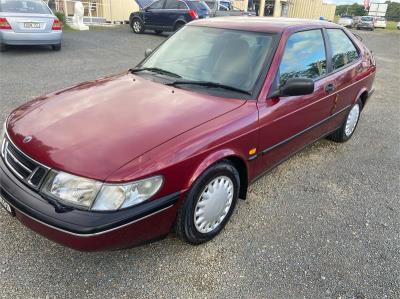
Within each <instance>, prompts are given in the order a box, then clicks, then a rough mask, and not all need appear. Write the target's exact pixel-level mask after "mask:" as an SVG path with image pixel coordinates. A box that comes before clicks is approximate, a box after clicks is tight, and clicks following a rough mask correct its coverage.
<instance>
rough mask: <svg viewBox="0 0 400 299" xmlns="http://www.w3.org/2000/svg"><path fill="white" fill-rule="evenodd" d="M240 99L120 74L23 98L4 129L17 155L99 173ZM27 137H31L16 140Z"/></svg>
mask: <svg viewBox="0 0 400 299" xmlns="http://www.w3.org/2000/svg"><path fill="white" fill-rule="evenodd" d="M244 102H245V101H243V100H238V99H225V98H221V97H214V96H209V95H204V94H200V93H194V92H190V91H185V90H181V89H176V88H173V87H169V86H165V85H163V84H159V83H154V82H152V81H149V80H145V79H143V78H141V77H138V76H135V75H132V74H130V73H126V74H122V75H118V76H113V77H108V78H102V79H99V80H95V81H90V82H85V83H82V84H79V85H76V86H73V87H71V88H68V89H64V90H61V91H59V92H55V93H51V94H49V95H46V96H43V97H40V98H37V99H35V100H33V101H31V102H28V103H27V104H25V105H23V106H21V107H20V108H18V109H16V110H15V111H14V112H13V113H12V114H11V115H10V117H9V119H8V123H7V132H8V134H9V136H10V138H11V140H12V141H13V142H14V144H15V145H16V146H17V147H18V148H20V149H21V150H22V151H23V152H24V153H25V154H27V155H28V156H30V157H31V158H33V159H35V160H37V161H39V162H41V163H43V164H45V165H47V166H49V167H51V168H55V169H59V170H63V171H66V172H69V173H72V174H76V175H80V176H84V177H89V178H93V179H98V180H105V179H106V178H107V177H108V176H109V175H110V174H111V173H112V172H114V171H115V170H117V169H118V168H120V167H122V166H123V165H125V164H126V163H128V162H130V161H131V160H133V159H135V158H137V157H139V156H140V155H142V154H144V153H145V152H148V151H150V150H151V149H153V148H155V147H157V146H158V145H160V144H162V143H164V142H166V141H168V140H170V139H172V138H174V137H176V136H178V135H180V134H182V133H184V132H186V131H188V130H190V129H192V128H194V127H197V126H199V125H201V124H203V123H205V122H207V121H209V120H211V119H214V118H216V117H218V116H220V115H222V114H225V113H227V112H229V111H232V110H233V109H236V108H238V107H240V106H241V105H243V104H244ZM27 136H31V137H32V139H31V141H30V142H28V143H24V141H23V140H24V138H25V137H27ZM25 141H26V140H25Z"/></svg>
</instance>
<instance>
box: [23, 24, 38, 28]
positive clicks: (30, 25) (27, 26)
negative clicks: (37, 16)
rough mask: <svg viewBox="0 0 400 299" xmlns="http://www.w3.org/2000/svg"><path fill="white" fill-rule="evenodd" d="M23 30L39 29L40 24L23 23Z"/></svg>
mask: <svg viewBox="0 0 400 299" xmlns="http://www.w3.org/2000/svg"><path fill="white" fill-rule="evenodd" d="M24 28H28V29H39V28H40V23H24Z"/></svg>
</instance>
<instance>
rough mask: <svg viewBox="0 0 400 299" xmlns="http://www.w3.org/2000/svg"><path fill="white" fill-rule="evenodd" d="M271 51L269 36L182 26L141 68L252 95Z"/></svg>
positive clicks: (271, 38)
mask: <svg viewBox="0 0 400 299" xmlns="http://www.w3.org/2000/svg"><path fill="white" fill-rule="evenodd" d="M272 48H273V35H272V34H268V33H259V32H248V31H239V30H227V29H219V28H209V27H197V26H185V27H184V28H182V29H181V30H180V31H178V32H177V33H176V34H174V35H173V36H172V37H171V38H169V39H168V40H167V41H166V42H165V43H164V44H162V46H161V47H160V48H159V49H158V50H157V51H155V52H154V53H153V54H152V55H151V56H150V57H149V58H148V59H147V60H146V61H145V62H144V63H143V64H142V65H141V67H144V68H154V67H156V68H161V69H163V70H167V71H169V72H172V73H175V74H178V75H180V76H182V78H183V79H186V80H195V81H207V82H215V83H220V84H224V85H229V86H232V87H236V88H239V89H241V90H245V91H249V92H251V91H252V90H253V88H254V86H255V83H256V82H257V79H258V77H259V75H260V73H261V71H262V69H263V67H265V61H266V58H267V57H268V56H269V54H270V52H271V50H272Z"/></svg>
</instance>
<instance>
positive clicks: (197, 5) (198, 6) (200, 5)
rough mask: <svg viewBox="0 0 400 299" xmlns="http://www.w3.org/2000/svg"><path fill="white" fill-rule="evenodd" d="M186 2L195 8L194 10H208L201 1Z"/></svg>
mask: <svg viewBox="0 0 400 299" xmlns="http://www.w3.org/2000/svg"><path fill="white" fill-rule="evenodd" d="M186 3H187V4H188V6H189V7H190V8H195V9H196V10H209V8H208V6H207V4H205V3H204V2H203V1H188V2H186Z"/></svg>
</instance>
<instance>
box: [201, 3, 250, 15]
mask: <svg viewBox="0 0 400 299" xmlns="http://www.w3.org/2000/svg"><path fill="white" fill-rule="evenodd" d="M205 3H206V4H207V6H208V7H209V8H210V11H211V13H210V15H211V16H212V17H223V16H242V15H243V14H244V11H243V10H240V9H238V8H235V7H234V6H233V5H232V3H231V2H230V1H221V0H206V1H205Z"/></svg>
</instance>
